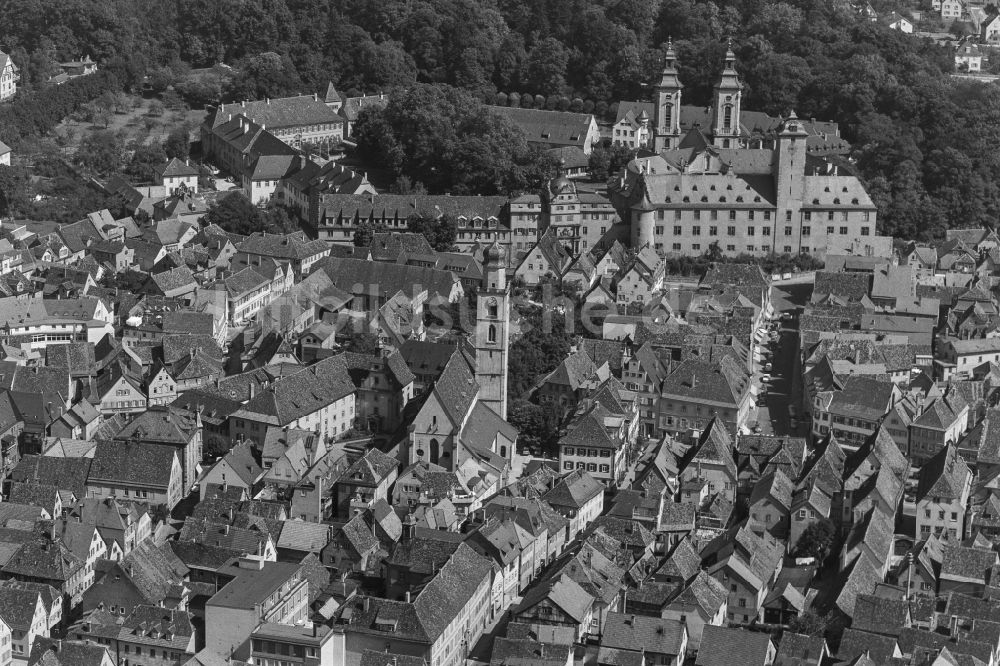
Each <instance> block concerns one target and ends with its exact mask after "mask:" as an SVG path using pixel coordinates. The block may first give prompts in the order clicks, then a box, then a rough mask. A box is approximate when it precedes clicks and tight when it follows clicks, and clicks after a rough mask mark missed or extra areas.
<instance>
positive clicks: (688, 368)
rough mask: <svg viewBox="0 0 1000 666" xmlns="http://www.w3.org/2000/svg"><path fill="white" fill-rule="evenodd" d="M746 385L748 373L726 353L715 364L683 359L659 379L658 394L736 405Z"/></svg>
mask: <svg viewBox="0 0 1000 666" xmlns="http://www.w3.org/2000/svg"><path fill="white" fill-rule="evenodd" d="M749 388H750V376H749V375H748V374H747V371H746V369H745V368H741V367H740V366H739V365H738V364H737V363H736V361H734V360H733V359H732V357H730V356H726V357H724V358H723V359H722V360H721V361H719V362H718V363H709V362H706V361H696V360H687V361H684V362H682V363H681V364H680V365H678V366H677V367H676V368H675V369H674V371H673V372H672V373H670V375H669V376H667V378H666V379H665V380H664V381H663V388H662V389H661V392H662V394H664V395H670V396H674V395H676V396H681V397H682V398H684V399H687V400H704V401H708V402H713V403H723V404H727V405H734V406H735V405H738V404H739V402H740V400H742V398H743V396H744V395H745V394H746V392H747V391H748V390H749Z"/></svg>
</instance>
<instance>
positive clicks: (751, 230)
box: [747, 227, 757, 236]
mask: <svg viewBox="0 0 1000 666" xmlns="http://www.w3.org/2000/svg"><path fill="white" fill-rule="evenodd" d="M756 233H757V229H755V228H754V227H747V236H754V235H756Z"/></svg>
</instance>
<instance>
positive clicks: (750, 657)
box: [695, 624, 771, 666]
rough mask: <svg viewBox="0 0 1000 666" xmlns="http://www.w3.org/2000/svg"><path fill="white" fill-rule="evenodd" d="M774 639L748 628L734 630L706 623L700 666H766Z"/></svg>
mask: <svg viewBox="0 0 1000 666" xmlns="http://www.w3.org/2000/svg"><path fill="white" fill-rule="evenodd" d="M770 646H771V637H770V636H769V635H768V634H762V633H758V632H755V631H747V630H746V629H731V628H728V627H717V626H715V625H711V624H706V625H705V628H704V630H703V632H702V636H701V649H700V650H699V652H698V659H697V660H696V661H695V664H697V665H698V666H731V665H732V664H746V665H747V666H751V665H752V666H756V665H758V664H759V665H760V666H764V664H766V663H767V656H768V649H769V648H770Z"/></svg>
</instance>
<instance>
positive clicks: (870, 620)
mask: <svg viewBox="0 0 1000 666" xmlns="http://www.w3.org/2000/svg"><path fill="white" fill-rule="evenodd" d="M909 623H910V606H909V604H908V603H907V602H906V600H905V599H892V598H889V597H881V596H878V595H875V594H859V595H858V596H857V598H856V599H855V601H854V616H853V621H852V622H851V628H853V629H857V630H859V631H868V632H871V633H873V634H882V635H885V636H898V635H899V632H900V631H901V630H902V629H903V627H908V626H909Z"/></svg>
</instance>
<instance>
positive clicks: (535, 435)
mask: <svg viewBox="0 0 1000 666" xmlns="http://www.w3.org/2000/svg"><path fill="white" fill-rule="evenodd" d="M507 421H508V423H510V424H511V425H512V426H514V427H515V428H517V430H518V434H517V441H518V443H519V444H523V445H524V446H525V447H528V448H536V447H537V448H542V449H545V448H548V447H549V446H550V445H551V443H552V442H553V441H554V440H556V439H558V434H559V431H558V428H557V424H556V423H555V422H554V421H555V419H554V418H553V413H552V410H550V409H546V408H545V407H542V406H541V405H536V404H534V403H531V402H528V401H527V400H524V399H522V398H517V399H512V400H511V401H510V403H509V405H508V407H507Z"/></svg>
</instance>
